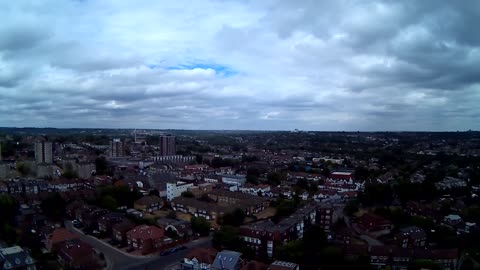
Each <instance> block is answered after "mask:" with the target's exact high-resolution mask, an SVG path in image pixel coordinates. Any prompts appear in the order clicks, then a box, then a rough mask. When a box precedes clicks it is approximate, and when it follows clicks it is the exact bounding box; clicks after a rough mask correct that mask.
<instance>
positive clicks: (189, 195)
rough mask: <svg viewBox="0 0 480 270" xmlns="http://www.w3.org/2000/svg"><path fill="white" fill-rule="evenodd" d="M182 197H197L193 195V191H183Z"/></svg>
mask: <svg viewBox="0 0 480 270" xmlns="http://www.w3.org/2000/svg"><path fill="white" fill-rule="evenodd" d="M182 197H185V198H193V197H195V195H193V193H192V192H191V191H188V190H187V191H184V192H182Z"/></svg>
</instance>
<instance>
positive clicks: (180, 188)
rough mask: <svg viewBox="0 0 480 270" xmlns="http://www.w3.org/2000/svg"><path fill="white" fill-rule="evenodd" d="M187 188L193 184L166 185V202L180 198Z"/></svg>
mask: <svg viewBox="0 0 480 270" xmlns="http://www.w3.org/2000/svg"><path fill="white" fill-rule="evenodd" d="M189 187H193V183H187V182H182V181H177V182H176V183H167V200H168V201H171V200H173V199H174V198H176V197H180V195H182V193H183V192H185V191H187V190H188V188H189Z"/></svg>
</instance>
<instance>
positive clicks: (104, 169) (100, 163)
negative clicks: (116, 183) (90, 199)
mask: <svg viewBox="0 0 480 270" xmlns="http://www.w3.org/2000/svg"><path fill="white" fill-rule="evenodd" d="M95 168H96V171H97V174H98V175H109V174H111V172H110V169H109V164H108V161H107V159H106V158H105V157H98V158H96V159H95Z"/></svg>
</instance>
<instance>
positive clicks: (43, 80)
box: [0, 0, 480, 131]
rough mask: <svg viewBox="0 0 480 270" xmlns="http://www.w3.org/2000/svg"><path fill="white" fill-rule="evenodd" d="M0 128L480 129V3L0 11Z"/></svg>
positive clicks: (270, 2) (74, 5)
mask: <svg viewBox="0 0 480 270" xmlns="http://www.w3.org/2000/svg"><path fill="white" fill-rule="evenodd" d="M0 18H1V23H0V126H20V127H23V126H35V127H94V128H103V127H104V128H158V129H166V128H175V129H176V128H181V129H274V130H291V129H295V128H298V129H302V130H361V131H362V130H363V131H371V130H435V131H436V130H467V129H480V84H479V82H480V47H479V46H480V30H478V28H479V26H480V1H475V0H472V1H468V0H465V1H463V0H462V1H454V0H452V1H447V0H446V1H438V0H421V1H419V0H411V1H409V0H402V1H396V0H395V1H394V0H392V1H370V0H369V1H344V0H331V1H324V0H311V1H308V0H306V1H300V0H295V1H293V0H285V1H280V0H260V1H259V0H251V1H240V0H239V1H220V0H218V1H217V0H214V1H179V0H175V1H166V0H162V1H159V0H151V1H143V0H131V1H118V0H110V1H108V0H102V1H94V0H83V1H80V0H77V1H63V0H62V1H57V0H55V1H53V0H52V1H21V0H19V1H0Z"/></svg>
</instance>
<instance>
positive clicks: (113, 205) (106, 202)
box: [100, 195, 118, 210]
mask: <svg viewBox="0 0 480 270" xmlns="http://www.w3.org/2000/svg"><path fill="white" fill-rule="evenodd" d="M100 206H101V207H103V208H105V209H108V210H115V209H117V207H118V203H117V200H115V198H113V197H112V196H110V195H105V196H103V197H102V198H101V200H100Z"/></svg>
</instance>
